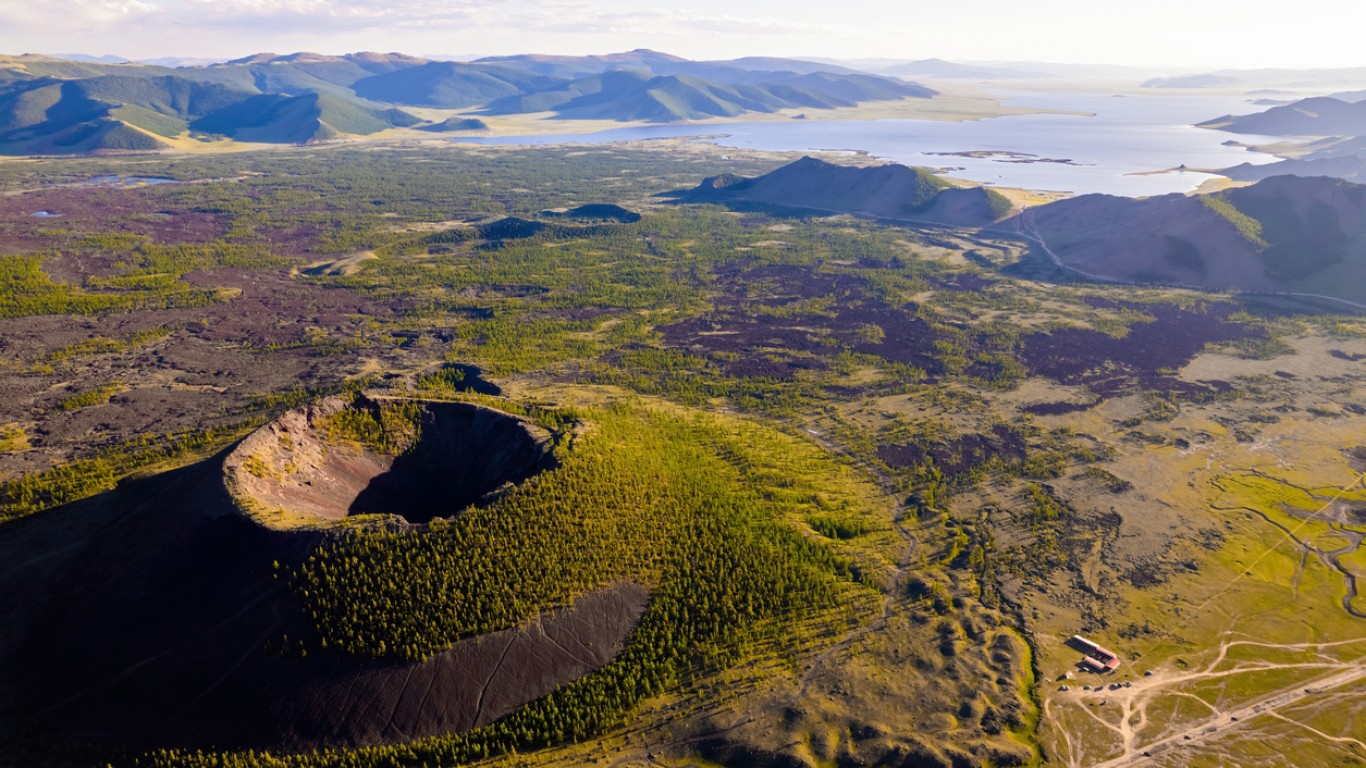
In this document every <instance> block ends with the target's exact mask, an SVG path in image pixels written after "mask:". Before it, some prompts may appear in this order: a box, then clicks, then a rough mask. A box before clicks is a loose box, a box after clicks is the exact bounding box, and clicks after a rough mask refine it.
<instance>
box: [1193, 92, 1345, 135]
mask: <svg viewBox="0 0 1366 768" xmlns="http://www.w3.org/2000/svg"><path fill="white" fill-rule="evenodd" d="M1200 127H1202V128H1217V129H1219V130H1222V131H1229V132H1231V133H1260V134H1264V135H1272V136H1361V135H1363V134H1366V102H1356V103H1352V102H1347V101H1343V100H1341V99H1335V98H1331V97H1327V96H1323V97H1317V98H1312V99H1301V100H1299V101H1296V102H1294V103H1291V104H1286V105H1284V106H1279V107H1272V108H1271V109H1268V110H1266V111H1265V112H1258V113H1255V114H1251V115H1224V116H1223V117H1217V118H1215V119H1213V120H1209V121H1206V122H1203V123H1200Z"/></svg>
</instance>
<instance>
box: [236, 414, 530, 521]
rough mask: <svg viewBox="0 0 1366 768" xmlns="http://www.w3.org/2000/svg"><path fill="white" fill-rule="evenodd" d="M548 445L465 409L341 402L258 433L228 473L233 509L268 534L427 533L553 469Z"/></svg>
mask: <svg viewBox="0 0 1366 768" xmlns="http://www.w3.org/2000/svg"><path fill="white" fill-rule="evenodd" d="M367 426H368V427H369V429H366V427H367ZM552 442H553V441H552V435H551V434H550V433H549V432H547V431H546V430H544V429H541V428H540V427H537V426H536V425H534V424H532V423H531V422H529V421H527V420H526V419H523V418H520V417H518V416H514V415H512V414H508V413H504V412H503V411H498V410H494V409H492V408H486V407H483V406H480V405H474V404H471V403H456V402H441V401H430V400H409V399H396V398H379V397H371V396H365V395H357V396H356V397H355V398H354V399H352V398H348V397H341V396H337V397H330V398H327V399H324V400H322V401H319V402H317V403H314V404H311V405H307V406H303V407H301V408H297V409H295V410H293V411H290V412H288V413H286V414H284V415H283V416H281V417H280V418H278V419H276V420H275V421H273V422H271V423H270V424H268V425H266V426H264V427H262V428H261V429H259V430H257V431H256V432H255V433H253V434H252V435H251V436H249V437H247V438H246V439H245V440H243V441H242V443H241V444H240V445H238V447H237V448H236V449H235V450H234V451H233V452H232V453H231V454H229V455H228V457H227V459H226V461H225V463H224V472H225V480H226V483H227V486H228V490H229V492H230V493H231V494H232V496H233V499H234V500H235V501H236V502H237V505H238V507H239V508H241V509H242V510H244V511H245V512H246V513H247V514H249V515H250V516H251V517H253V518H255V519H256V520H257V521H259V522H261V523H263V524H265V525H267V526H269V527H272V528H297V527H316V526H320V525H327V524H329V523H334V522H336V521H340V520H343V519H345V518H348V517H354V516H358V515H397V516H398V517H401V518H403V520H405V521H406V522H408V523H412V524H423V523H427V522H429V521H431V520H432V519H434V518H438V517H450V516H452V515H455V514H456V513H458V512H459V511H460V510H462V509H464V508H466V507H469V506H471V505H482V504H487V503H489V502H491V501H492V500H494V499H496V498H497V497H498V496H499V495H501V494H502V493H503V492H505V491H506V490H507V489H509V488H511V487H512V486H513V485H516V484H518V483H521V482H522V481H524V480H526V479H527V478H529V477H531V476H533V475H535V474H537V473H538V472H541V471H544V470H547V469H553V468H554V467H555V466H556V465H557V462H556V459H555V457H554V454H553V453H552V451H551V446H552Z"/></svg>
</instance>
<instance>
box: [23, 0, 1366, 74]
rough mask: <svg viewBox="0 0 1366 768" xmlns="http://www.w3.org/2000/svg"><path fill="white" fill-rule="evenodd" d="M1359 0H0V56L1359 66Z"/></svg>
mask: <svg viewBox="0 0 1366 768" xmlns="http://www.w3.org/2000/svg"><path fill="white" fill-rule="evenodd" d="M1363 25H1366V4H1363V3H1362V2H1361V0H1317V1H1314V0H1302V1H1301V2H1285V0H1276V1H1275V2H1271V1H1270V0H1240V1H1235V0H1138V1H1137V2H1127V3H1108V2H1104V0H930V1H928V2H927V1H925V0H748V1H747V2H739V1H738V0H687V1H686V2H682V3H661V2H658V1H657V0H539V1H537V0H0V53H25V52H46V53H60V52H81V53H91V54H106V53H110V54H117V55H121V56H126V57H129V58H147V57H155V56H186V57H224V58H226V57H236V56H241V55H244V54H247V53H252V52H258V51H273V52H276V53H290V52H294V51H300V50H307V51H318V52H321V53H344V52H348V51H358V50H378V51H401V52H404V53H411V54H416V55H432V54H452V55H461V54H466V55H468V54H480V55H484V54H496V53H527V52H537V53H606V52H609V51H618V50H627V49H631V48H654V49H657V50H663V51H668V52H671V53H677V54H679V55H682V56H687V57H689V58H731V57H736V56H743V55H775V56H826V57H836V58H855V57H857V58H871V57H885V58H898V59H918V58H928V57H941V58H951V59H959V60H964V59H966V60H993V59H1015V60H1021V59H1033V60H1042V61H1069V62H1085V63H1108V64H1148V65H1167V66H1174V65H1175V66H1194V67H1210V68H1215V67H1240V68H1248V67H1261V66H1275V67H1311V66H1312V67H1346V66H1366V52H1363V49H1362V46H1361V42H1360V35H1361V29H1362V28H1363Z"/></svg>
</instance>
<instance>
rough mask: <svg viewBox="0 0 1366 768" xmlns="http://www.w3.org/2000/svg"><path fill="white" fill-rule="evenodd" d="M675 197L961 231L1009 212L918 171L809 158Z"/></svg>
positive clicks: (980, 190) (999, 201)
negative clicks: (913, 222)
mask: <svg viewBox="0 0 1366 768" xmlns="http://www.w3.org/2000/svg"><path fill="white" fill-rule="evenodd" d="M679 197H680V198H681V199H684V200H688V201H692V202H719V203H723V204H732V205H734V204H741V205H755V204H758V205H762V206H771V207H774V208H779V209H791V210H814V211H822V212H828V213H856V214H866V215H871V216H877V217H880V218H887V219H902V220H916V221H923V222H926V223H931V224H943V225H949V226H966V227H980V226H986V225H988V224H990V223H992V222H994V221H997V220H999V219H1001V218H1002V217H1004V216H1005V215H1006V214H1007V213H1009V211H1010V207H1011V206H1010V202H1009V201H1008V200H1006V198H1005V197H1003V196H1002V195H1001V194H1000V193H998V192H995V191H993V190H990V189H986V188H984V187H973V188H967V189H964V188H959V187H955V186H953V185H952V184H950V183H949V182H947V181H945V180H944V179H941V178H939V177H938V176H935V175H934V174H931V173H929V172H927V171H924V170H921V169H919V168H908V167H906V166H904V165H881V166H876V167H871V168H858V167H853V166H843V165H835V164H834V163H827V162H825V161H823V160H817V159H815V158H811V157H804V158H802V159H800V160H797V161H795V162H793V163H789V164H788V165H785V166H783V167H781V168H779V169H777V170H775V171H773V172H771V173H768V174H765V175H763V176H759V177H756V178H750V179H744V178H738V177H733V176H717V177H712V178H709V179H706V180H705V181H703V182H702V184H700V185H699V186H698V187H696V188H695V189H693V190H690V191H688V192H685V193H681V194H680V195H679Z"/></svg>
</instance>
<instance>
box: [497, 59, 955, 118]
mask: <svg viewBox="0 0 1366 768" xmlns="http://www.w3.org/2000/svg"><path fill="white" fill-rule="evenodd" d="M757 80H758V82H755V83H751V84H732V85H725V84H721V83H716V82H712V81H707V80H702V79H699V78H696V77H693V76H691V75H662V76H658V77H650V76H649V75H647V74H645V73H641V72H634V71H615V72H607V73H604V74H600V75H593V76H590V77H587V78H582V79H579V80H574V81H571V82H569V83H567V84H565V85H564V86H562V87H560V88H556V89H553V90H546V91H540V92H536V93H530V94H526V95H520V96H513V97H508V98H504V99H500V100H498V101H495V102H493V103H492V104H490V105H489V107H488V113H489V114H514V113H526V112H549V111H553V112H555V113H556V114H557V115H558V116H559V117H562V118H567V119H574V120H620V121H627V120H640V121H646V122H658V123H664V122H675V121H679V120H702V119H706V118H709V117H733V116H735V115H742V114H744V113H746V112H776V111H778V110H781V109H789V108H805V109H833V108H836V107H851V106H854V105H856V104H858V103H860V102H864V101H879V100H887V99H903V98H929V97H931V96H933V95H934V93H935V92H934V91H932V90H930V89H928V88H925V87H923V86H919V85H913V84H909V83H901V82H898V81H895V80H891V79H889V78H883V77H874V76H872V75H858V74H853V75H840V74H834V73H829V72H815V73H810V74H805V75H799V74H796V73H787V72H782V73H766V76H764V77H761V78H757Z"/></svg>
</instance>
